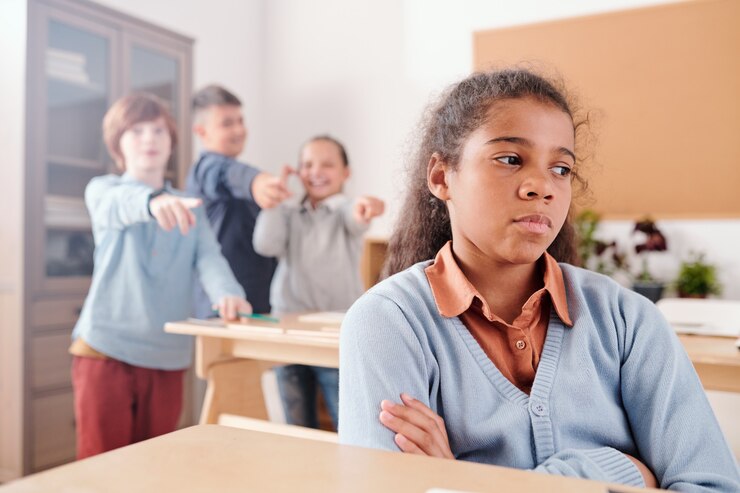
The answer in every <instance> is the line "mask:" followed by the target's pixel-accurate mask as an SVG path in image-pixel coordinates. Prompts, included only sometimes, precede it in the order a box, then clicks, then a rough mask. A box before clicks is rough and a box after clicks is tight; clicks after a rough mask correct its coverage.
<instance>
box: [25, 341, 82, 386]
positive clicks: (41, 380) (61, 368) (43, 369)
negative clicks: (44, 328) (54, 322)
mask: <svg viewBox="0 0 740 493" xmlns="http://www.w3.org/2000/svg"><path fill="white" fill-rule="evenodd" d="M71 332H72V330H71V329H70V330H65V331H62V332H55V333H52V334H44V335H36V336H33V337H31V388H32V389H33V390H36V391H38V390H44V389H50V388H59V387H70V386H71V385H72V379H71V376H70V371H71V367H72V355H70V354H69V353H68V352H67V349H68V348H69V345H70V343H71V339H70V334H71Z"/></svg>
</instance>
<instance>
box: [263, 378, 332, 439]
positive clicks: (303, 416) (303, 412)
mask: <svg viewBox="0 0 740 493" xmlns="http://www.w3.org/2000/svg"><path fill="white" fill-rule="evenodd" d="M274 371H275V376H277V381H278V389H279V390H280V399H281V400H282V401H283V409H285V419H286V421H287V422H288V424H291V425H299V426H307V427H309V428H318V427H319V419H318V413H317V410H316V391H317V386H316V384H318V387H320V388H321V393H322V394H323V396H324V402H325V403H326V407H327V410H328V411H329V415H330V416H331V420H332V422H333V424H334V429H335V430H336V427H337V420H338V418H337V415H338V410H339V370H337V369H336V368H323V367H320V366H305V365H288V366H278V367H276V368H275V369H274Z"/></svg>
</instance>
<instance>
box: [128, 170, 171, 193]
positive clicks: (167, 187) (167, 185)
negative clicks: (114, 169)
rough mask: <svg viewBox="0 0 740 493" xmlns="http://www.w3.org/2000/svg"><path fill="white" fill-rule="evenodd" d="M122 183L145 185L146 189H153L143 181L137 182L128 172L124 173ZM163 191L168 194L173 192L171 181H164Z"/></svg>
mask: <svg viewBox="0 0 740 493" xmlns="http://www.w3.org/2000/svg"><path fill="white" fill-rule="evenodd" d="M121 181H123V182H125V183H138V184H139V185H143V186H145V187H148V188H152V187H151V186H150V185H148V184H146V183H144V182H143V181H139V180H137V179H136V178H135V177H134V176H133V175H132V174H131V173H129V172H128V171H124V172H123V174H122V175H121ZM162 189H164V190H167V191H168V192H170V191H172V182H170V181H169V180H165V181H164V186H163V187H162Z"/></svg>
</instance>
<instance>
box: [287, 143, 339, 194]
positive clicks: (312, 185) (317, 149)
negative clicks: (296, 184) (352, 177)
mask: <svg viewBox="0 0 740 493" xmlns="http://www.w3.org/2000/svg"><path fill="white" fill-rule="evenodd" d="M298 175H299V176H300V178H301V182H303V187H304V188H305V189H306V195H307V196H308V199H309V200H310V201H311V203H313V204H316V203H318V202H320V201H322V200H324V199H326V198H328V197H331V196H332V195H335V194H337V193H340V192H341V191H342V187H343V186H344V182H345V181H347V178H349V168H348V167H347V166H345V165H344V162H343V161H342V155H341V153H340V151H339V148H338V147H337V145H336V144H334V143H333V142H331V141H328V140H314V141H313V142H309V143H308V144H306V145H305V146H304V147H303V150H302V151H301V162H300V166H299V168H298Z"/></svg>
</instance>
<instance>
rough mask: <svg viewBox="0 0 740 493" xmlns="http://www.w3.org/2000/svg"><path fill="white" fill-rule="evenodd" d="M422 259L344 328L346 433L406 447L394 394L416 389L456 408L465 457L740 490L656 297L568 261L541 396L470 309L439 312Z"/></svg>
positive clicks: (638, 481) (679, 486)
mask: <svg viewBox="0 0 740 493" xmlns="http://www.w3.org/2000/svg"><path fill="white" fill-rule="evenodd" d="M427 265H429V262H422V263H420V264H416V265H415V266H413V267H411V268H409V269H407V270H406V271H404V272H401V273H399V274H397V275H395V276H393V277H391V278H389V279H387V280H386V281H384V282H382V283H380V284H378V285H377V286H375V287H374V288H373V289H372V290H371V291H369V292H368V293H367V294H365V295H364V296H363V297H362V298H360V299H359V300H358V301H357V303H355V304H354V305H353V306H352V308H351V309H350V310H349V312H348V313H347V316H346V318H345V319H344V323H343V324H342V331H341V334H342V335H341V344H340V368H341V371H340V379H339V385H340V388H339V438H340V441H341V442H342V443H346V444H353V445H361V446H367V447H374V448H383V449H388V450H398V448H397V446H396V445H395V443H394V441H393V432H391V431H390V430H388V429H387V428H385V427H384V426H383V425H382V424H381V423H380V421H379V419H378V414H379V413H380V401H381V400H383V399H390V400H395V401H396V402H400V400H399V394H400V393H401V392H407V393H408V394H410V395H411V396H413V397H415V398H417V399H419V400H420V401H421V402H423V403H424V404H426V405H428V406H429V407H431V409H432V410H433V411H435V412H436V413H438V414H439V415H440V416H441V417H442V418H443V419H444V421H445V424H446V427H447V433H448V435H449V440H450V447H451V449H452V452H453V454H454V455H455V457H456V458H457V459H461V460H470V461H474V462H482V463H488V464H497V465H501V466H508V467H516V468H520V469H533V470H536V471H542V472H548V473H553V474H561V475H567V476H577V477H582V478H587V479H595V480H601V481H608V482H617V483H624V484H630V485H638V486H642V485H643V480H642V477H641V475H640V473H639V471H638V470H637V468H636V467H635V466H634V464H633V463H632V462H631V461H630V460H629V459H628V458H627V457H626V456H625V455H624V454H630V455H632V456H634V457H637V458H638V459H639V460H641V461H642V462H643V463H645V464H646V465H647V466H648V467H649V468H650V469H651V470H652V471H653V472H654V473H655V476H656V477H657V479H658V482H659V484H660V485H661V487H663V488H669V489H675V490H680V491H716V492H720V491H721V492H738V491H740V476H739V475H738V468H737V464H736V462H735V459H734V457H733V455H732V453H731V452H730V450H729V447H728V445H727V442H726V441H725V439H724V437H723V436H722V433H721V431H720V429H719V425H718V424H717V421H716V419H715V417H714V414H713V413H712V410H711V408H710V406H709V403H708V402H707V399H706V396H705V394H704V391H703V389H702V386H701V383H700V382H699V379H698V377H697V375H696V373H695V371H694V369H693V366H692V364H691V361H690V360H689V359H688V357H687V356H686V353H685V352H684V350H683V347H682V346H681V344H680V341H679V340H678V338H677V337H676V336H675V334H674V332H673V330H672V329H671V327H670V326H669V325H668V323H667V322H666V321H665V319H664V318H663V317H662V316H661V315H660V313H659V312H658V310H657V309H656V308H655V306H654V305H653V304H652V303H650V302H649V301H648V300H647V299H646V298H644V297H642V296H641V295H638V294H636V293H634V292H631V291H629V290H627V289H624V288H622V287H621V286H619V285H618V284H616V283H615V282H613V281H612V280H611V279H609V278H607V277H605V276H602V275H599V274H595V273H592V272H589V271H585V270H583V269H579V268H576V267H573V266H571V265H567V264H561V268H562V270H563V276H564V280H565V286H566V295H567V300H568V309H569V312H570V316H571V319H572V320H573V322H574V326H573V327H572V328H567V327H566V326H565V325H564V324H563V323H562V322H561V321H560V319H559V318H558V317H557V315H556V314H555V312H554V311H553V313H552V315H551V319H550V325H549V328H548V332H547V339H546V341H545V346H544V348H543V351H542V356H541V360H540V363H539V366H538V368H537V373H536V377H535V381H534V385H533V387H532V392H531V394H530V395H527V394H525V393H523V392H522V391H521V390H519V389H518V388H517V387H515V386H514V385H513V384H512V383H511V382H509V381H508V380H507V379H506V378H505V377H504V376H503V375H502V374H501V373H500V372H499V371H498V369H497V368H496V367H495V366H494V364H493V363H492V362H491V360H490V359H489V358H488V357H487V356H486V354H485V352H484V351H483V350H482V349H481V347H480V346H479V345H478V343H477V342H476V340H475V339H474V338H473V336H472V335H471V334H470V332H469V331H468V330H467V328H466V327H465V326H464V325H463V324H462V322H461V321H460V319H459V318H457V317H453V318H445V317H442V316H441V315H440V314H439V312H438V311H437V308H436V304H435V302H434V299H433V297H432V292H431V289H430V288H429V283H428V281H427V278H426V275H425V273H424V268H425V267H426V266H427Z"/></svg>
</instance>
